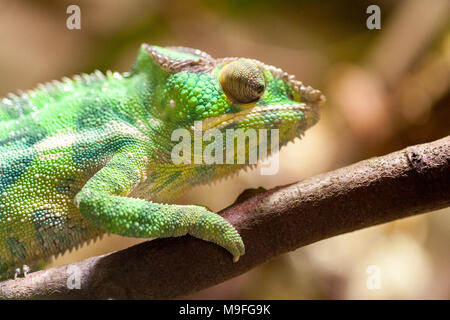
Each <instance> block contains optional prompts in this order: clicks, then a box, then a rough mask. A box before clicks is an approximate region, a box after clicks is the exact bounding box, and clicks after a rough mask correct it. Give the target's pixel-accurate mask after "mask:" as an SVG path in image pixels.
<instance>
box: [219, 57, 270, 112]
mask: <svg viewBox="0 0 450 320" xmlns="http://www.w3.org/2000/svg"><path fill="white" fill-rule="evenodd" d="M219 80H220V84H221V85H222V88H223V91H224V92H225V94H226V95H227V97H228V98H230V99H231V100H232V101H233V102H236V103H250V102H255V101H257V100H258V99H259V98H261V96H262V95H263V94H264V90H265V89H266V84H265V81H264V74H263V72H262V71H261V69H260V68H259V66H258V65H257V64H256V63H254V62H253V61H250V60H246V59H240V60H236V61H233V62H231V63H228V64H227V65H225V66H224V67H223V68H222V70H221V71H220V76H219Z"/></svg>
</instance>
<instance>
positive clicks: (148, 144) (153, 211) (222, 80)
mask: <svg viewBox="0 0 450 320" xmlns="http://www.w3.org/2000/svg"><path fill="white" fill-rule="evenodd" d="M322 100H323V96H322V95H321V94H320V92H318V91H317V90H314V89H312V88H310V87H304V86H303V85H302V84H301V83H300V82H299V81H296V80H293V77H290V76H288V75H287V74H286V73H284V72H282V71H281V70H279V69H276V68H274V67H270V66H266V65H264V64H262V63H260V62H258V61H256V60H247V59H237V58H225V59H213V58H211V57H210V56H209V55H207V54H206V53H203V52H201V51H199V50H192V49H187V48H161V47H156V46H148V45H143V46H142V47H141V50H140V51H139V55H138V58H137V60H136V62H135V64H134V66H133V68H132V70H131V72H129V73H125V74H119V73H107V75H102V74H101V73H100V72H95V73H94V74H91V75H83V76H81V77H75V78H74V79H63V81H61V82H53V83H51V84H47V85H44V86H40V87H38V88H37V89H35V90H32V91H30V92H27V93H23V94H21V95H20V96H15V95H10V96H8V97H7V98H4V99H3V100H2V101H1V102H0V278H1V277H2V276H3V277H4V276H11V275H12V274H13V272H14V270H15V268H16V267H19V266H22V265H23V264H28V265H31V266H33V265H34V264H36V263H38V262H40V261H43V260H46V259H48V258H49V257H51V256H52V255H55V254H58V253H63V252H64V251H66V250H67V249H71V248H73V247H77V246H78V245H79V244H82V243H84V242H86V241H88V240H90V239H93V238H96V237H98V236H99V235H101V234H103V233H105V232H109V233H115V234H120V235H125V236H131V237H145V238H151V237H170V236H180V235H184V234H186V233H189V234H191V235H193V236H195V237H198V238H201V239H204V240H208V241H212V242H215V243H217V244H219V245H221V246H222V247H224V248H225V249H227V250H228V251H229V252H230V253H231V254H232V255H233V256H234V258H235V260H237V258H239V256H241V255H243V254H244V245H243V242H242V239H241V237H240V236H239V234H238V233H237V231H236V230H235V229H234V228H233V227H232V226H231V225H230V224H229V223H228V222H226V221H225V220H224V219H223V218H221V217H220V216H219V215H217V214H214V213H212V212H210V211H208V210H207V209H206V208H204V207H200V206H181V205H169V204H164V202H165V201H168V200H170V199H171V198H172V197H173V196H175V195H178V194H179V193H180V192H181V191H183V190H185V189H186V187H187V186H189V185H195V184H199V183H204V182H209V181H211V180H213V179H216V178H220V177H223V176H226V175H229V174H231V173H233V172H236V171H237V170H239V169H240V168H242V167H243V166H244V165H242V164H235V165H230V164H223V165H217V164H216V165H207V164H194V163H193V164H178V165H176V164H174V163H173V162H172V161H171V151H172V148H173V147H174V145H175V144H177V143H178V141H176V142H174V141H172V139H171V134H172V132H173V131H174V130H175V129H178V128H186V129H188V130H193V129H192V127H193V124H194V121H202V120H203V121H204V126H205V127H206V128H217V129H219V130H221V131H225V129H229V128H244V129H246V128H254V129H260V128H266V129H271V128H278V129H280V145H284V144H286V143H287V142H288V141H290V140H292V139H294V138H295V137H298V136H300V135H301V134H302V133H303V132H304V130H306V128H308V127H309V126H311V125H313V124H314V123H315V122H316V121H317V120H318V112H317V109H318V108H317V107H318V105H319V104H320V102H321V101H322ZM144 199H145V200H144Z"/></svg>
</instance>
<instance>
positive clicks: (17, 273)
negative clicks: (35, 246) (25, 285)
mask: <svg viewBox="0 0 450 320" xmlns="http://www.w3.org/2000/svg"><path fill="white" fill-rule="evenodd" d="M29 272H30V267H29V266H27V265H26V264H24V265H23V266H22V269H21V268H16V270H15V272H14V280H15V279H17V278H18V277H19V276H20V274H21V273H23V277H24V278H25V277H26V276H27V275H28V273H29Z"/></svg>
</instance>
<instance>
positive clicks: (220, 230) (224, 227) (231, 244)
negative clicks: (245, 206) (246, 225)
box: [189, 206, 245, 262]
mask: <svg viewBox="0 0 450 320" xmlns="http://www.w3.org/2000/svg"><path fill="white" fill-rule="evenodd" d="M192 208H194V210H195V211H194V212H191V214H192V213H193V214H194V215H195V216H196V218H194V220H195V223H194V224H193V226H192V227H191V229H190V230H189V234H190V235H192V236H194V237H197V238H200V239H202V240H206V241H211V242H214V243H216V244H218V245H219V246H221V247H223V248H224V249H226V250H228V252H230V253H231V254H232V255H233V262H237V261H238V260H239V258H240V256H242V255H244V253H245V246H244V242H243V241H242V238H241V236H240V235H239V233H238V232H237V230H236V229H235V228H234V227H233V226H232V225H231V224H230V223H229V222H228V221H226V220H225V219H224V218H222V217H221V216H219V215H218V214H216V213H214V212H211V211H208V210H207V209H205V208H203V207H197V206H195V207H194V206H193V207H192ZM199 208H200V210H199Z"/></svg>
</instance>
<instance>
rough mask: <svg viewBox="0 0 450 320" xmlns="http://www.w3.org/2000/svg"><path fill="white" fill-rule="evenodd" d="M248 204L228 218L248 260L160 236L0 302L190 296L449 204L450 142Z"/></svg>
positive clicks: (31, 280)
mask: <svg viewBox="0 0 450 320" xmlns="http://www.w3.org/2000/svg"><path fill="white" fill-rule="evenodd" d="M240 200H241V201H240V202H238V203H235V204H234V205H232V206H231V207H229V208H227V209H225V210H223V211H222V212H221V213H220V214H222V215H223V216H224V217H225V218H226V219H228V220H229V221H230V222H231V223H232V224H233V225H234V226H235V227H236V228H237V229H238V230H239V232H240V234H241V235H242V237H243V240H244V243H245V245H246V254H245V255H244V256H243V257H242V258H241V260H240V261H239V262H238V263H232V259H231V257H230V255H229V253H227V252H226V251H225V250H224V249H222V248H220V247H218V246H217V245H214V244H211V243H207V242H204V241H200V240H197V239H194V238H192V237H189V236H186V237H181V238H170V239H157V240H152V241H148V242H145V243H142V244H138V245H135V246H133V247H130V248H128V249H125V250H122V251H118V252H114V253H111V254H107V255H104V256H98V257H92V258H89V259H86V260H84V261H81V262H77V263H73V264H70V265H65V266H61V267H56V268H52V269H49V270H43V271H38V272H34V273H31V274H29V275H28V276H27V277H26V278H20V279H16V280H9V281H5V282H3V283H0V298H11V299H19V298H27V299H29V298H34V299H36V298H46V299H58V298H65V299H68V298H76V299H80V298H81V299H107V298H113V299H151V298H153V299H163V298H174V297H180V296H184V295H187V294H189V293H192V292H195V291H198V290H200V289H204V288H207V287H210V286H212V285H215V284H218V283H220V282H223V281H225V280H227V279H230V278H232V277H235V276H237V275H239V274H242V273H244V272H246V271H248V270H250V269H251V268H253V267H255V266H257V265H259V264H261V263H263V262H265V261H267V260H268V259H270V258H272V257H274V256H277V255H280V254H283V253H285V252H289V251H291V250H295V249H297V248H299V247H302V246H305V245H307V244H310V243H313V242H315V241H318V240H322V239H326V238H330V237H333V236H335V235H338V234H342V233H346V232H350V231H354V230H359V229H363V228H366V227H369V226H373V225H376V224H380V223H384V222H388V221H392V220H396V219H400V218H403V217H407V216H411V215H415V214H419V213H424V212H427V211H431V210H437V209H440V208H444V207H447V206H449V205H450V136H448V137H445V138H443V139H440V140H437V141H434V142H431V143H427V144H422V145H417V146H412V147H408V148H406V149H403V150H401V151H398V152H394V153H391V154H388V155H386V156H383V157H378V158H372V159H368V160H364V161H361V162H359V163H356V164H353V165H351V166H348V167H345V168H341V169H338V170H335V171H332V172H328V173H325V174H321V175H318V176H315V177H313V178H310V179H307V180H304V181H301V182H298V183H295V184H292V185H289V186H284V187H278V188H275V189H272V190H269V191H266V192H263V193H260V194H256V195H254V196H252V197H250V198H248V199H247V200H242V197H241V198H240ZM77 271H79V274H78V273H77ZM77 276H79V277H78V278H77ZM76 279H80V283H79V284H80V288H81V289H70V287H73V286H74V285H75V286H76V285H77V282H76ZM74 280H75V281H74ZM68 282H69V286H68V285H67V283H68Z"/></svg>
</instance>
